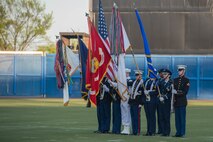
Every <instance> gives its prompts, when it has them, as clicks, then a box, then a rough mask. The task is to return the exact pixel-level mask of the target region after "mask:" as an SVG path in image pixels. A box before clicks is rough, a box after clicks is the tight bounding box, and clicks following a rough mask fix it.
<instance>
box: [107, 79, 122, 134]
mask: <svg viewBox="0 0 213 142" xmlns="http://www.w3.org/2000/svg"><path fill="white" fill-rule="evenodd" d="M108 83H109V84H110V88H109V89H110V95H111V97H112V133H113V134H120V133H121V98H120V96H119V94H118V84H117V82H114V81H111V80H110V79H108Z"/></svg>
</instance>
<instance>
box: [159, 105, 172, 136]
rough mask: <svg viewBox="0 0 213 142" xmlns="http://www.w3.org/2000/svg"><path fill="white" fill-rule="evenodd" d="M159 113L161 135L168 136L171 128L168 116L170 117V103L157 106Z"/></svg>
mask: <svg viewBox="0 0 213 142" xmlns="http://www.w3.org/2000/svg"><path fill="white" fill-rule="evenodd" d="M159 113H160V118H159V119H160V124H161V128H162V134H163V135H168V136H169V135H170V131H171V126H170V116H171V103H169V102H164V103H163V104H159Z"/></svg>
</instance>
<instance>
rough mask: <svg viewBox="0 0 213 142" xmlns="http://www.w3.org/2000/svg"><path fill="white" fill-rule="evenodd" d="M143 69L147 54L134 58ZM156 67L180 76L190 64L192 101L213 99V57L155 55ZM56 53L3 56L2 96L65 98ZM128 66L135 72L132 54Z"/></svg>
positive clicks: (73, 91)
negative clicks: (57, 74) (58, 79)
mask: <svg viewBox="0 0 213 142" xmlns="http://www.w3.org/2000/svg"><path fill="white" fill-rule="evenodd" d="M135 57H136V61H137V63H138V65H139V68H140V69H141V70H144V71H145V73H144V75H143V78H144V79H145V75H146V74H147V72H146V71H147V65H146V60H145V56H144V55H135ZM152 60H153V65H154V67H156V68H157V69H160V68H168V69H170V70H171V71H172V72H173V75H172V77H173V78H174V77H176V76H177V66H176V65H178V64H185V65H187V71H186V72H187V73H186V76H187V77H188V78H189V79H190V82H191V87H190V90H189V94H188V98H189V99H213V94H212V92H213V56H193V55H190V56H189V55H183V56H180V55H178V56H175V55H173V56H169V55H152ZM54 61H55V54H47V55H46V56H42V55H25V54H24V55H12V54H9V55H7V54H0V96H14V97H16V96H17V97H18V96H27V97H48V98H52V97H62V96H63V95H62V90H60V89H58V88H57V83H56V77H55V72H54ZM125 61H126V67H128V68H130V69H132V72H131V74H130V75H131V76H132V78H134V72H133V70H135V69H136V66H135V64H134V61H133V57H132V55H126V60H125ZM71 79H72V81H73V84H72V85H71V86H70V89H69V93H70V97H71V98H80V97H81V94H80V85H81V83H80V74H79V71H77V72H75V73H74V75H73V76H72V77H71Z"/></svg>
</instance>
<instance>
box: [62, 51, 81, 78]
mask: <svg viewBox="0 0 213 142" xmlns="http://www.w3.org/2000/svg"><path fill="white" fill-rule="evenodd" d="M65 48H66V54H67V69H68V73H69V75H70V76H72V75H73V73H75V71H76V70H77V69H78V67H79V59H78V55H76V54H75V53H73V52H72V50H71V49H70V48H69V47H65Z"/></svg>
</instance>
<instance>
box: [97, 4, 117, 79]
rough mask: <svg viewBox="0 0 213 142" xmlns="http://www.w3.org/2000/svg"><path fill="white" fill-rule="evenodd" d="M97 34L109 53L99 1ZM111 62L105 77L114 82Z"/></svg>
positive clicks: (105, 27) (105, 28) (102, 12)
mask: <svg viewBox="0 0 213 142" xmlns="http://www.w3.org/2000/svg"><path fill="white" fill-rule="evenodd" d="M98 32H99V34H100V36H101V37H102V39H103V40H104V42H105V45H106V48H107V51H108V52H109V53H110V44H109V43H110V42H109V37H108V31H107V26H106V22H105V16H104V10H103V7H102V4H101V0H99V13H98ZM113 65H114V64H113V62H112V61H111V62H110V64H109V66H108V70H107V77H108V78H109V79H111V80H115V71H114V68H116V67H114V66H113Z"/></svg>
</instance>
